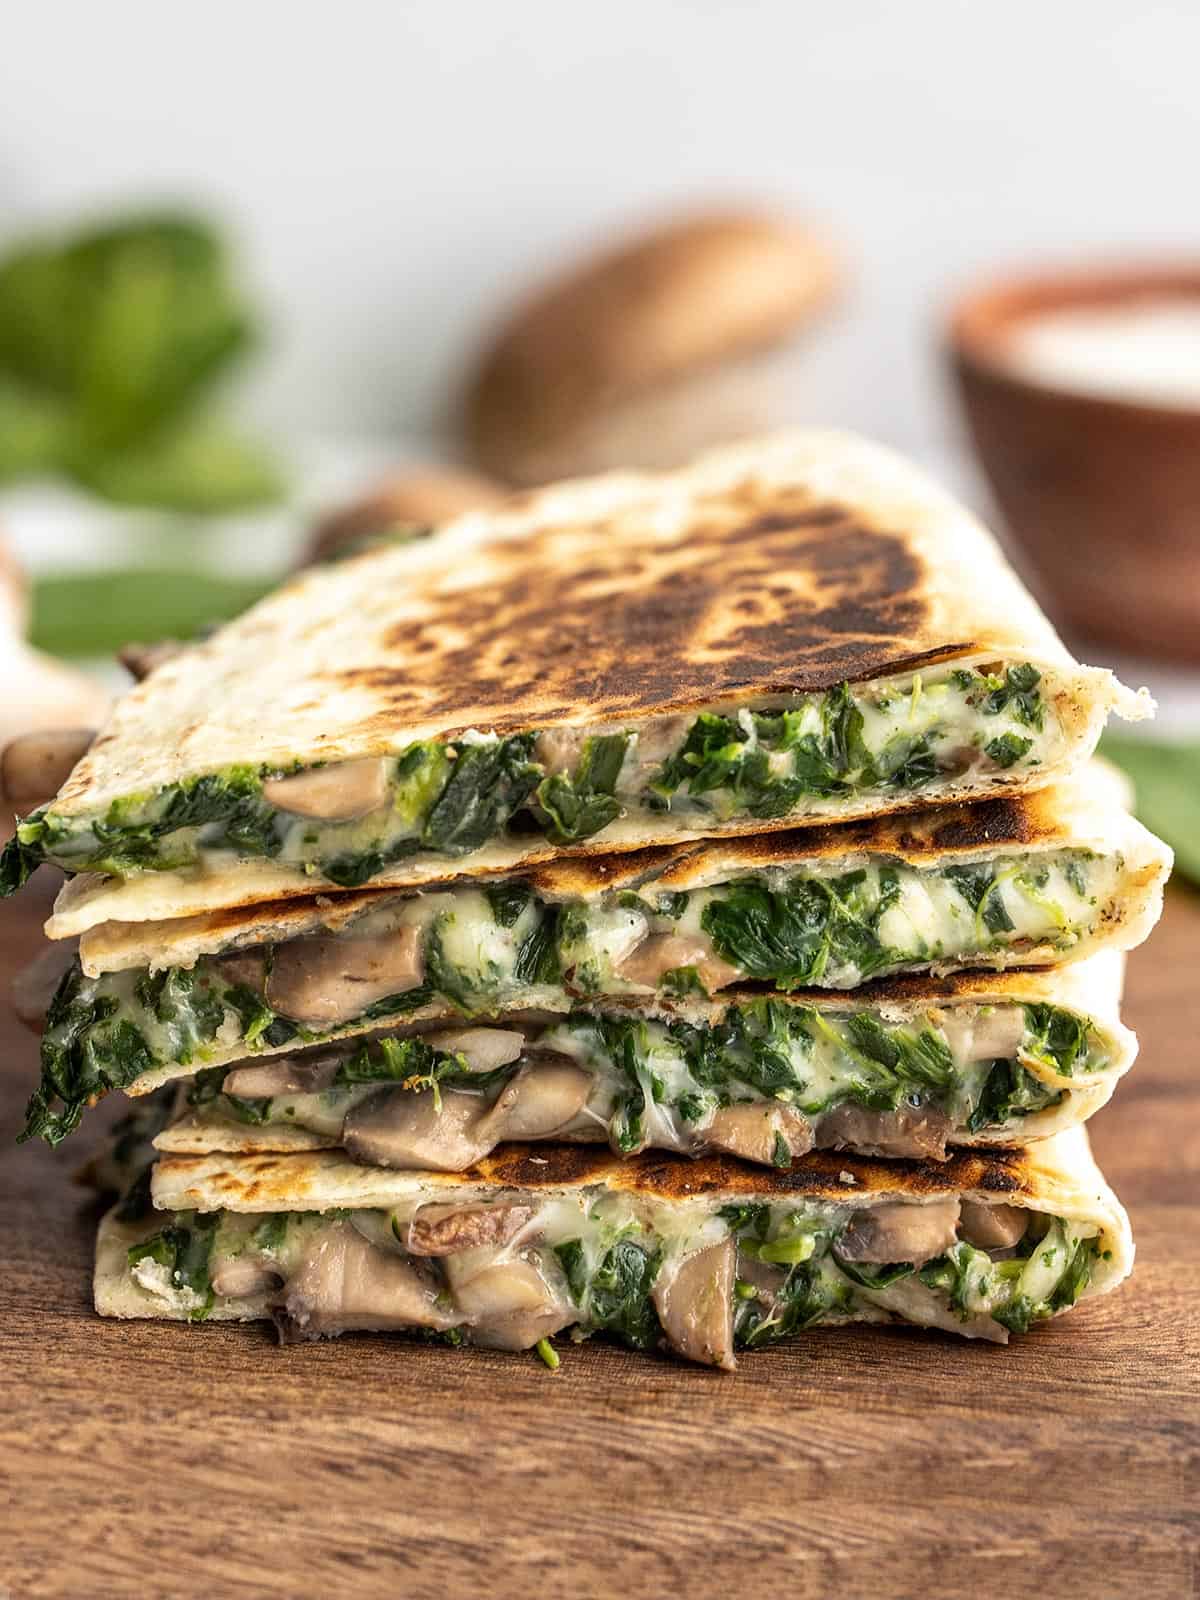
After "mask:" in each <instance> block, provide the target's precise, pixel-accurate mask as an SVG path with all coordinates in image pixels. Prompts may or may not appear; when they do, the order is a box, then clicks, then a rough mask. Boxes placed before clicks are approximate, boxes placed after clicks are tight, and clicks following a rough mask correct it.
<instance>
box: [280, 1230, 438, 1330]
mask: <svg viewBox="0 0 1200 1600" xmlns="http://www.w3.org/2000/svg"><path fill="white" fill-rule="evenodd" d="M438 1301H439V1295H438V1285H437V1283H436V1282H435V1281H434V1279H433V1278H432V1276H428V1275H426V1274H425V1273H423V1272H422V1271H420V1270H419V1269H418V1268H417V1267H416V1266H415V1265H414V1264H413V1263H412V1262H411V1261H410V1260H409V1259H408V1258H407V1257H406V1256H402V1255H399V1254H397V1253H396V1252H394V1251H390V1250H379V1249H376V1247H375V1246H374V1245H373V1244H370V1243H368V1241H367V1240H366V1239H364V1238H363V1236H362V1234H361V1233H359V1232H358V1230H357V1229H356V1228H354V1227H353V1226H352V1225H351V1224H350V1223H349V1222H333V1223H331V1224H330V1225H329V1226H328V1227H327V1228H323V1229H322V1230H321V1232H320V1233H319V1234H318V1235H317V1236H316V1237H315V1238H314V1239H313V1240H312V1242H311V1243H310V1245H309V1246H308V1248H307V1250H306V1251H305V1252H304V1255H303V1257H302V1258H301V1261H300V1265H299V1266H298V1267H297V1269H296V1271H295V1272H294V1273H293V1274H292V1276H291V1277H290V1278H289V1279H288V1281H287V1283H286V1285H285V1286H284V1290H283V1298H282V1300H281V1302H280V1305H279V1307H278V1316H277V1323H278V1326H279V1328H280V1336H281V1338H282V1339H283V1340H284V1342H285V1343H290V1342H293V1341H294V1340H298V1339H320V1338H323V1337H326V1336H331V1335H334V1334H339V1333H348V1332H351V1331H353V1330H355V1329H362V1330H370V1329H379V1330H385V1329H394V1328H435V1329H437V1330H439V1331H441V1332H444V1331H445V1330H446V1329H447V1328H453V1327H455V1326H456V1324H458V1323H459V1322H461V1321H462V1317H461V1316H459V1315H457V1314H455V1313H453V1312H448V1311H446V1310H444V1309H443V1308H442V1306H440V1305H439V1303H438Z"/></svg>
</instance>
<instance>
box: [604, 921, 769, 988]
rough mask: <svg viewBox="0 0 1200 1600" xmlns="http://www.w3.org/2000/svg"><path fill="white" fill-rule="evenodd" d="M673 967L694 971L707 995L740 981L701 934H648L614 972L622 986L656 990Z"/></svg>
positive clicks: (736, 969) (737, 972) (737, 970)
mask: <svg viewBox="0 0 1200 1600" xmlns="http://www.w3.org/2000/svg"><path fill="white" fill-rule="evenodd" d="M677 967H695V969H696V973H697V976H698V977H699V979H700V982H701V983H702V984H703V985H704V987H705V988H706V989H707V990H708V992H709V994H713V993H715V991H716V990H718V989H723V988H725V986H726V985H727V984H730V983H733V981H734V980H735V979H736V978H740V977H741V968H740V967H734V966H730V964H729V962H728V961H723V960H722V959H721V957H720V956H719V955H718V954H717V952H716V950H715V949H714V948H713V943H712V940H711V939H710V938H709V937H708V935H707V934H704V933H695V934H681V933H652V934H651V935H650V937H649V938H648V939H643V940H642V942H641V944H639V945H638V946H637V948H636V949H635V950H634V951H633V952H632V953H631V954H630V955H627V956H626V957H625V959H624V960H623V961H621V962H619V963H618V964H617V966H616V967H615V969H614V970H615V972H616V974H617V976H618V977H619V978H624V980H625V982H626V983H636V984H639V985H641V986H642V987H643V988H646V989H657V988H658V985H659V984H660V983H661V982H662V979H663V977H664V975H665V974H666V973H668V972H673V971H674V970H675V969H676V968H677Z"/></svg>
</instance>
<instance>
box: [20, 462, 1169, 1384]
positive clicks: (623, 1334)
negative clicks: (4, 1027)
mask: <svg viewBox="0 0 1200 1600" xmlns="http://www.w3.org/2000/svg"><path fill="white" fill-rule="evenodd" d="M1150 709H1151V707H1150V705H1149V703H1148V699H1147V697H1146V696H1145V695H1144V693H1143V694H1141V695H1134V694H1132V693H1131V692H1130V691H1128V690H1126V689H1124V688H1123V687H1121V685H1119V684H1118V683H1117V682H1116V680H1115V679H1114V678H1113V677H1112V675H1111V674H1110V673H1108V672H1105V671H1103V670H1099V669H1093V668H1084V667H1080V666H1079V665H1078V664H1077V663H1076V662H1075V661H1074V660H1072V658H1071V657H1070V655H1069V654H1068V653H1067V651H1066V650H1065V649H1064V647H1063V646H1062V644H1061V643H1060V642H1059V640H1058V639H1057V637H1056V636H1055V634H1054V632H1053V630H1052V629H1051V627H1050V625H1049V623H1048V622H1047V621H1046V619H1045V618H1044V617H1043V616H1042V614H1041V613H1040V611H1039V610H1038V609H1037V607H1036V605H1035V604H1034V602H1033V601H1032V599H1031V598H1030V597H1029V596H1028V595H1027V594H1026V592H1025V591H1024V590H1023V588H1022V587H1021V586H1020V584H1019V582H1018V580H1017V579H1016V577H1015V576H1014V574H1013V573H1012V572H1011V571H1010V570H1009V568H1008V567H1007V566H1006V565H1005V563H1004V561H1003V558H1002V557H1001V555H1000V554H999V551H998V550H997V548H996V546H995V544H994V543H993V542H992V540H991V538H990V537H989V535H988V534H987V533H986V532H985V531H984V530H983V529H982V528H981V527H980V526H979V525H978V524H977V523H976V522H975V521H974V520H973V519H972V518H970V517H969V516H968V515H967V514H966V513H965V512H964V511H962V510H961V509H960V508H959V507H957V506H956V505H955V504H954V503H953V502H952V501H951V500H949V499H948V498H946V497H945V496H944V495H942V494H941V493H940V492H939V491H937V490H936V489H935V488H933V487H932V486H931V485H929V484H928V483H927V482H926V481H925V480H924V479H923V478H922V477H920V476H919V475H918V474H917V473H915V472H914V471H913V470H912V469H911V468H909V467H908V466H906V465H905V464H904V463H902V462H901V461H899V460H897V459H896V458H894V457H893V456H891V455H890V454H888V453H886V452H884V451H882V450H880V449H877V448H876V447H874V446H870V445H867V444H865V443H862V442H860V441H857V440H853V439H848V438H845V437H842V436H838V435H829V434H821V433H803V434H792V435H785V436H782V437H779V438H775V439H770V440H767V441H764V442H762V443H759V444H756V445H749V446H742V447H739V448H736V449H732V450H728V451H725V452H722V453H719V454H717V455H714V456H710V457H707V458H705V459H703V460H702V461H701V462H699V463H698V464H697V465H695V466H694V467H692V468H690V469H689V470H687V471H683V472H678V473H671V474H666V475H660V476H622V475H617V476H609V477H604V478H600V479H597V480H594V481H586V482H577V483H570V484H565V485H561V486H558V487H554V488H550V489H547V490H543V491H539V492H537V493H535V494H532V495H525V496H521V497H517V498H514V499H513V500H511V501H509V502H507V503H506V504H505V505H504V506H502V507H501V508H500V509H498V510H489V511H487V512H481V513H472V514H469V515H466V516H463V517H461V518H459V519H457V520H456V521H454V522H452V523H450V524H448V525H446V526H445V527H443V528H442V529H440V530H439V531H437V533H436V535H435V536H434V537H431V538H427V539H420V540H415V541H410V542H406V543H403V544H387V545H381V546H378V547H375V548H372V549H368V550H364V551H362V552H360V553H358V554H357V555H355V556H353V557H351V558H349V559H347V560H345V561H342V562H340V563H338V564H337V565H335V566H333V567H330V568H327V569H316V570H311V571H309V572H306V573H304V574H302V575H301V576H300V577H298V578H296V579H294V580H293V581H292V582H291V583H289V584H288V585H287V586H286V587H284V588H283V589H281V590H280V591H279V592H278V593H276V594H275V595H273V596H272V597H270V598H268V599H267V600H265V601H263V602H262V603H261V604H259V605H258V606H256V607H255V608H254V609H253V610H251V611H250V612H248V613H246V614H245V615H244V616H243V617H242V618H241V619H239V620H238V621H237V622H234V623H232V624H230V625H229V626H228V627H226V628H224V629H222V630H221V631H220V632H218V633H216V634H215V635H214V636H212V637H211V638H210V639H208V640H207V641H205V642H204V643H202V644H198V645H196V646H194V647H191V648H189V649H187V650H186V651H183V652H181V653H179V654H178V655H176V656H175V657H173V658H171V659H168V660H165V661H164V662H162V663H161V664H160V665H158V666H157V667H156V668H155V669H154V670H153V671H152V672H151V673H150V675H149V676H148V677H147V678H146V679H145V681H143V682H142V683H140V684H139V685H138V686H137V687H136V688H134V689H133V690H132V691H131V692H130V693H129V694H128V695H126V696H125V697H124V699H123V700H121V701H120V702H119V703H118V704H117V706H116V708H115V710H114V712H113V715H112V717H111V719H110V721H109V723H108V725H107V726H106V727H105V728H104V729H103V730H102V731H101V732H100V734H99V735H98V736H97V737H96V738H95V740H94V741H93V742H92V744H91V746H90V748H89V749H88V751H87V753H86V754H85V755H84V756H83V758H82V759H81V760H80V761H79V762H78V764H77V765H75V767H74V769H73V770H72V771H71V772H70V773H69V775H64V776H65V782H63V783H62V786H61V788H60V789H59V791H58V794H57V796H56V797H55V798H54V799H53V800H51V801H49V802H48V803H47V804H46V805H44V806H42V807H40V808H39V809H38V810H36V811H34V812H33V813H32V814H30V815H28V816H26V817H24V818H22V819H21V820H20V821H19V823H18V827H17V832H16V835H15V838H14V839H13V841H12V842H11V844H10V845H9V846H8V848H7V850H6V852H5V855H4V858H3V862H2V863H0V883H2V884H3V886H4V888H5V889H7V890H8V891H10V892H11V891H12V890H13V889H16V888H17V887H19V886H20V885H21V884H22V883H23V882H24V881H25V879H26V878H27V877H28V876H29V875H30V873H31V872H33V871H34V870H35V869H36V868H37V866H38V865H39V864H40V863H41V862H43V861H48V862H51V863H53V864H55V865H57V866H59V867H61V868H62V869H63V870H64V871H65V872H66V873H67V874H68V878H67V881H66V883H65V885H64V887H63V889H62V890H61V892H60V894H59V896H58V900H57V903H56V905H55V908H54V912H53V915H52V916H51V918H50V920H49V922H48V924H47V933H48V934H49V936H50V938H51V939H52V940H54V941H56V943H57V944H58V945H60V947H61V948H62V949H63V951H64V952H65V960H64V963H63V965H64V967H65V971H64V972H63V975H62V977H61V981H60V982H59V983H58V986H57V988H56V990H55V992H54V994H53V998H52V999H51V1000H50V1003H49V1006H48V1009H47V1012H46V1015H45V1020H44V1032H43V1036H42V1073H41V1081H40V1083H39V1084H38V1086H37V1087H36V1089H35V1090H34V1093H33V1095H32V1098H31V1101H30V1105H29V1113H28V1121H27V1127H26V1132H25V1137H29V1136H32V1135H40V1136H41V1137H43V1138H45V1139H46V1140H48V1141H49V1142H50V1143H58V1142H59V1141H60V1140H62V1139H64V1138H65V1137H67V1136H68V1135H69V1134H70V1133H71V1132H72V1131H73V1130H74V1129H75V1127H76V1126H77V1125H78V1124H79V1122H80V1121H81V1118H82V1117H83V1114H84V1111H85V1109H86V1107H87V1106H89V1105H91V1104H93V1103H94V1102H95V1101H96V1100H97V1099H98V1098H99V1097H101V1096H103V1095H105V1094H107V1093H108V1092H109V1091H112V1090H120V1091H123V1092H125V1093H126V1094H128V1095H130V1096H133V1097H134V1106H133V1109H132V1110H131V1111H130V1113H129V1114H128V1115H127V1116H126V1117H125V1118H124V1119H123V1120H122V1122H121V1123H119V1124H118V1125H117V1130H116V1137H115V1141H114V1144H113V1148H112V1149H111V1150H110V1151H109V1152H108V1154H107V1156H106V1157H105V1158H104V1159H103V1160H100V1161H97V1162H95V1163H94V1164H93V1168H92V1172H93V1175H94V1176H95V1177H96V1179H97V1181H99V1182H101V1183H103V1184H106V1185H109V1186H112V1187H114V1188H117V1189H121V1190H123V1191H124V1192H123V1193H122V1195H121V1198H120V1199H119V1200H118V1201H117V1203H116V1205H115V1206H114V1207H113V1209H112V1211H111V1212H110V1213H109V1215H108V1216H107V1217H106V1218H105V1221H104V1222H103V1224H102V1226H101V1232H100V1240H99V1246H98V1253H97V1265H96V1281H95V1293H96V1304H97V1308H98V1310H99V1311H100V1312H101V1313H103V1314H105V1315H112V1316H119V1317H163V1318H175V1319H186V1320H191V1321H199V1320H205V1319H209V1318H220V1319H227V1320H228V1319H232V1320H239V1319H240V1320H250V1319H260V1318H268V1317H270V1318H273V1319H274V1320H275V1322H276V1325H277V1327H278V1328H279V1330H280V1333H281V1336H282V1337H283V1338H285V1339H309V1338H317V1337H322V1336H326V1335H332V1334H339V1333H343V1332H350V1331H354V1330H358V1329H397V1330H400V1329H403V1330H419V1331H422V1332H424V1333H425V1334H426V1335H429V1336H437V1337H442V1338H444V1339H446V1340H447V1341H448V1342H450V1343H454V1344H460V1343H469V1342H474V1343H480V1344H486V1345H491V1346H495V1347H500V1348H505V1349H526V1348H530V1347H535V1346H536V1347H537V1348H538V1350H539V1352H540V1353H541V1354H542V1356H543V1358H544V1359H546V1360H547V1362H548V1363H550V1364H557V1356H556V1355H555V1352H554V1347H553V1345H552V1344H551V1343H550V1341H551V1340H552V1339H553V1338H554V1337H555V1336H556V1335H559V1334H563V1333H566V1332H568V1331H570V1333H571V1334H572V1336H573V1337H584V1336H585V1335H587V1334H590V1333H594V1332H603V1333H608V1334H612V1335H615V1336H616V1337H618V1338H620V1339H623V1340H624V1341H625V1342H626V1343H627V1344H630V1345H632V1346H634V1347H636V1348H651V1347H656V1346H661V1347H669V1348H671V1349H673V1350H675V1351H676V1352H678V1353H679V1354H681V1355H684V1356H687V1357H690V1358H692V1359H695V1360H698V1361H702V1362H707V1363H709V1364H711V1365H714V1366H717V1367H729V1366H732V1365H733V1363H734V1351H735V1349H736V1348H740V1347H748V1348H753V1347H756V1346H758V1345H761V1344H764V1343H768V1342H770V1341H772V1340H774V1339H777V1338H780V1337H783V1336H786V1335H790V1334H792V1333H793V1332H795V1331H797V1330H799V1329H801V1328H805V1327H808V1326H811V1325H814V1324H816V1323H842V1322H848V1321H855V1320H867V1321H895V1320H900V1321H906V1322H910V1323H918V1324H921V1325H925V1326H934V1327H940V1328H947V1329H950V1330H952V1331H957V1332H960V1333H964V1334H967V1335H969V1336H973V1337H983V1338H989V1339H994V1340H1003V1339H1006V1338H1007V1337H1008V1334H1009V1333H1010V1332H1012V1331H1024V1330H1025V1329H1026V1328H1027V1327H1028V1326H1030V1325H1031V1324H1032V1323H1033V1322H1035V1321H1038V1320H1041V1319H1043V1318H1046V1317H1049V1316H1052V1315H1054V1314H1056V1313H1058V1312H1059V1311H1062V1310H1065V1309H1067V1308H1068V1307H1069V1306H1071V1305H1073V1304H1074V1303H1075V1302H1076V1300H1078V1299H1079V1298H1081V1297H1082V1296H1084V1295H1085V1294H1090V1293H1098V1292H1103V1291H1104V1290H1106V1289H1108V1288H1111V1287H1113V1286H1114V1285H1115V1284H1116V1283H1117V1282H1118V1281H1119V1280H1120V1279H1121V1278H1122V1277H1123V1276H1125V1275H1126V1274H1127V1273H1128V1271H1129V1269H1130V1264H1131V1259H1132V1243H1131V1240H1130V1236H1129V1230H1128V1223H1127V1221H1126V1219H1125V1215H1124V1213H1123V1211H1122V1210H1121V1208H1120V1206H1119V1204H1118V1203H1117V1201H1116V1200H1115V1198H1114V1197H1113V1195H1112V1194H1111V1192H1110V1191H1109V1190H1108V1188H1107V1187H1106V1185H1105V1183H1104V1180H1103V1178H1102V1177H1101V1176H1100V1174H1099V1172H1098V1170H1097V1169H1096V1167H1095V1165H1094V1163H1093V1162H1092V1160H1091V1156H1090V1153H1089V1150H1088V1145H1087V1136H1086V1132H1085V1131H1084V1128H1083V1124H1084V1122H1085V1121H1086V1119H1087V1118H1088V1117H1090V1116H1091V1115H1092V1113H1093V1112H1094V1111H1096V1110H1097V1109H1098V1108H1099V1107H1100V1106H1102V1105H1103V1104H1104V1103H1105V1102H1106V1101H1107V1100H1108V1098H1109V1097H1110V1095H1111V1094H1112V1093H1113V1090H1114V1088H1115V1087H1116V1084H1117V1082H1118V1080H1119V1079H1120V1077H1121V1075H1122V1074H1123V1073H1124V1072H1126V1071H1127V1070H1128V1069H1129V1067H1130V1066H1131V1064H1132V1062H1133V1058H1134V1054H1135V1050H1136V1042H1135V1040H1134V1039H1133V1036H1132V1035H1131V1034H1130V1033H1129V1032H1128V1030H1127V1029H1125V1028H1124V1027H1123V1026H1122V1024H1121V1021H1120V1019H1119V1014H1118V1013H1119V991H1120V974H1121V965H1122V961H1123V953H1124V952H1125V951H1127V950H1129V949H1131V948H1132V947H1133V946H1134V945H1136V944H1138V943H1140V942H1141V940H1142V939H1143V938H1145V936H1146V934H1147V933H1148V932H1149V930H1150V928H1151V927H1152V926H1153V923H1154V922H1155V920H1156V918H1157V916H1158V914H1159V910H1160V907H1161V900H1162V890H1163V884H1164V881H1165V878H1166V875H1167V872H1168V871H1169V867H1170V855H1169V852H1168V851H1167V849H1166V847H1165V846H1163V845H1162V844H1161V843H1160V842H1159V841H1158V840H1156V839H1155V838H1153V836H1152V835H1150V834H1149V833H1148V832H1147V831H1146V830H1145V829H1144V828H1143V827H1141V826H1140V824H1138V823H1137V822H1136V821H1134V819H1133V818H1132V817H1131V816H1129V815H1128V813H1127V811H1126V809H1125V804H1124V797H1123V796H1122V794H1121V793H1120V791H1119V788H1118V787H1117V786H1116V785H1115V783H1114V779H1113V775H1112V774H1111V773H1109V772H1108V771H1107V770H1106V769H1104V768H1103V767H1101V766H1099V765H1098V764H1096V763H1094V762H1091V761H1090V760H1089V758H1090V757H1091V755H1092V752H1093V749H1094V746H1095V744H1096V741H1097V739H1098V737H1099V734H1100V731H1101V728H1102V726H1103V723H1104V721H1105V718H1106V716H1107V715H1108V713H1109V712H1110V711H1115V712H1117V713H1118V714H1119V715H1123V716H1127V717H1139V716H1143V715H1146V714H1148V712H1149V710H1150Z"/></svg>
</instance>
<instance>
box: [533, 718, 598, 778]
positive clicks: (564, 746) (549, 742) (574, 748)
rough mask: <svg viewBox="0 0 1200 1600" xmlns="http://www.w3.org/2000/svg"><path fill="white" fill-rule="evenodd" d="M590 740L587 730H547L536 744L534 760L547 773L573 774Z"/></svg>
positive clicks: (541, 734)
mask: <svg viewBox="0 0 1200 1600" xmlns="http://www.w3.org/2000/svg"><path fill="white" fill-rule="evenodd" d="M588 738H590V734H589V732H588V730H587V729H586V728H571V727H566V728H547V729H545V731H544V732H542V733H539V734H538V736H537V740H536V742H535V743H534V747H533V756H534V760H535V761H540V762H541V764H542V766H543V767H545V769H546V771H547V773H551V774H552V773H556V772H573V771H574V770H575V768H576V767H577V766H578V765H579V762H580V759H581V758H582V756H583V746H584V743H585V741H586V740H587V739H588Z"/></svg>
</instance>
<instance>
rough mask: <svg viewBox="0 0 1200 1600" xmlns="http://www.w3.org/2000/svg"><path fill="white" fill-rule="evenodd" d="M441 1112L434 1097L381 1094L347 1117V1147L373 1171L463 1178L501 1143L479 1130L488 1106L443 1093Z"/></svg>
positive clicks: (475, 1099) (465, 1096)
mask: <svg viewBox="0 0 1200 1600" xmlns="http://www.w3.org/2000/svg"><path fill="white" fill-rule="evenodd" d="M441 1102H442V1107H441V1110H440V1111H439V1110H438V1108H437V1104H436V1102H435V1100H434V1097H433V1094H432V1093H431V1092H428V1091H426V1092H423V1093H419V1094H418V1093H415V1092H414V1091H413V1090H411V1089H401V1088H395V1089H380V1090H378V1091H377V1092H376V1093H374V1094H370V1095H368V1096H367V1098H366V1099H365V1100H360V1101H359V1103H358V1104H357V1105H356V1106H352V1107H351V1109H350V1110H349V1111H348V1112H347V1113H346V1120H345V1122H344V1123H343V1125H342V1146H343V1148H344V1149H345V1152H346V1154H347V1155H348V1156H349V1157H350V1159H351V1160H352V1161H358V1162H360V1163H361V1164H362V1165H363V1166H367V1167H399V1168H405V1167H411V1168H412V1169H413V1170H414V1171H417V1172H462V1171H464V1170H465V1169H466V1168H467V1167H469V1166H471V1165H472V1163H473V1162H476V1161H478V1160H479V1158H480V1156H482V1155H486V1154H487V1152H488V1151H489V1150H490V1149H491V1148H492V1145H493V1144H494V1143H495V1140H494V1139H490V1138H489V1139H483V1138H481V1137H480V1135H479V1133H478V1131H477V1129H478V1123H479V1114H480V1110H481V1108H482V1106H483V1103H484V1102H483V1100H482V1099H481V1097H480V1096H479V1095H477V1094H468V1093H466V1092H464V1091H462V1090H458V1089H443V1090H442V1092H441Z"/></svg>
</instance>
